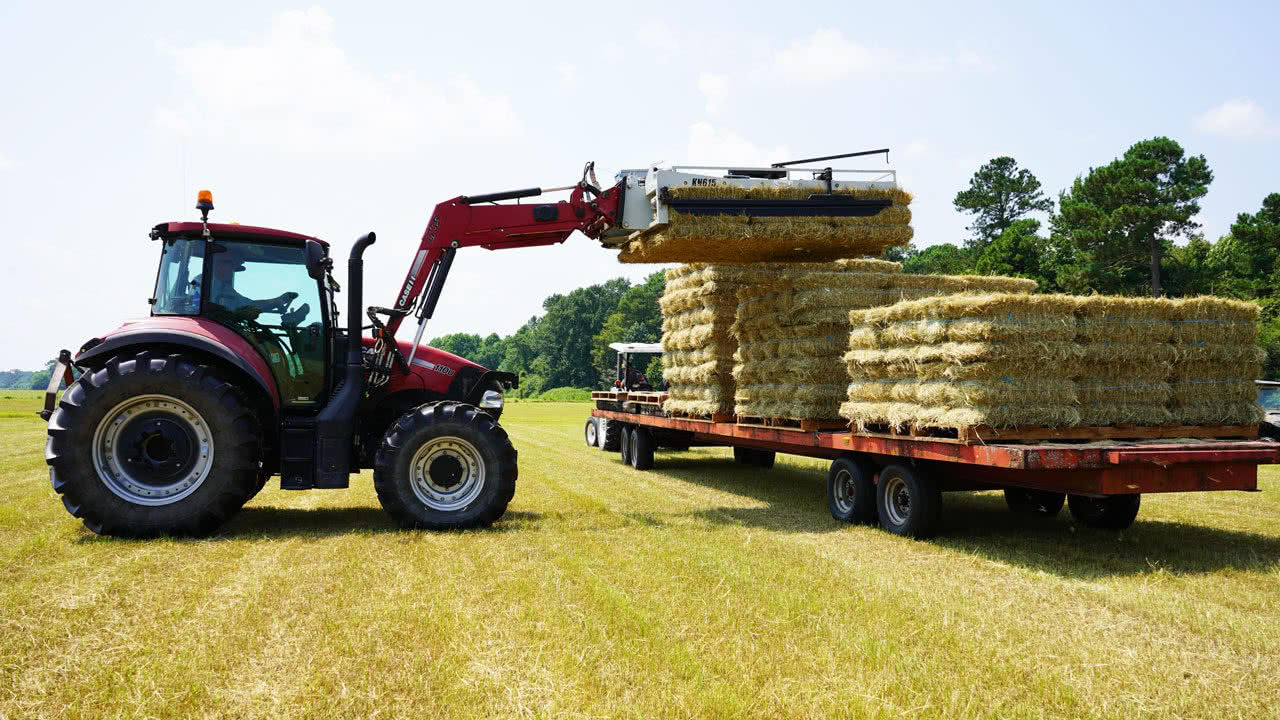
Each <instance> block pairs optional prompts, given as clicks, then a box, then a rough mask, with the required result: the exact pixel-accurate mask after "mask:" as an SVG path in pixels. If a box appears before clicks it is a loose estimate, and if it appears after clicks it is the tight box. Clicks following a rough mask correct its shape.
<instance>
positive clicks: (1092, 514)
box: [1067, 494, 1142, 530]
mask: <svg viewBox="0 0 1280 720" xmlns="http://www.w3.org/2000/svg"><path fill="white" fill-rule="evenodd" d="M1141 505H1142V496H1141V495H1137V494H1134V495H1107V496H1106V497H1100V498H1093V497H1086V496H1084V495H1069V496H1067V507H1068V508H1069V509H1070V510H1071V517H1073V518H1075V519H1076V520H1077V521H1078V522H1079V523H1080V524H1081V525H1084V526H1085V527H1091V528H1098V529H1100V530H1124V529H1125V528H1127V527H1129V526H1130V525H1132V524H1133V520H1134V518H1136V517H1138V508H1139V507H1140V506H1141Z"/></svg>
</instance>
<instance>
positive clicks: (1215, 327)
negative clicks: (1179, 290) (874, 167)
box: [840, 294, 1261, 430]
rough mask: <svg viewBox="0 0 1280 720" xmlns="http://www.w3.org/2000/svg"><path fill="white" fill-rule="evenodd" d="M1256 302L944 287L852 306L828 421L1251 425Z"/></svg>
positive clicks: (1256, 415)
mask: <svg viewBox="0 0 1280 720" xmlns="http://www.w3.org/2000/svg"><path fill="white" fill-rule="evenodd" d="M1256 319H1257V307H1256V306H1255V305H1253V304H1252V303H1244V302H1239V301H1234V300H1222V299H1218V298H1194V299H1190V300H1168V299H1151V298H1126V297H1108V296H1090V297H1072V296H1067V295H1037V296H1025V295H1009V294H996V295H986V296H980V295H968V294H962V295H950V296H942V297H937V298H931V299H926V300H918V301H908V302H902V303H898V304H897V305H894V306H892V307H888V308H878V309H871V310H864V311H855V312H853V313H851V315H850V321H851V323H853V326H854V331H853V332H852V333H851V335H850V341H849V347H850V349H849V353H848V354H847V355H846V356H845V359H846V361H847V371H848V374H849V378H850V381H851V384H850V385H849V388H848V398H849V401H848V402H846V403H845V404H844V405H842V406H841V408H840V414H841V416H842V417H845V418H847V419H849V420H850V421H851V422H852V423H853V424H854V425H855V426H856V427H858V428H859V429H863V430H865V429H867V427H868V426H872V425H888V426H892V427H895V428H899V429H901V428H903V427H905V426H907V425H910V424H914V425H916V426H919V427H927V428H950V429H959V428H964V427H970V426H977V425H987V426H991V427H997V428H1016V427H1030V426H1042V427H1073V426H1100V427H1108V426H1129V425H1251V424H1256V423H1257V422H1258V421H1259V420H1260V419H1261V411H1260V409H1259V408H1258V406H1257V403H1256V389H1255V388H1254V384H1253V380H1254V378H1256V377H1257V376H1258V374H1259V372H1260V370H1261V366H1260V357H1259V351H1258V349H1257V347H1256V345H1255V340H1256V332H1257V329H1256V328H1257V324H1256Z"/></svg>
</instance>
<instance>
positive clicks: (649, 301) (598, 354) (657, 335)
mask: <svg viewBox="0 0 1280 720" xmlns="http://www.w3.org/2000/svg"><path fill="white" fill-rule="evenodd" d="M665 278H666V273H665V272H664V271H662V270H659V271H657V272H655V273H653V274H651V275H649V277H647V278H645V281H644V282H643V283H641V284H639V285H636V286H635V287H633V288H631V289H629V290H627V292H626V293H624V294H623V296H622V299H620V300H619V301H618V309H617V311H616V312H614V313H612V314H610V315H609V317H607V318H605V321H604V324H603V325H601V327H600V332H598V333H596V335H595V337H594V338H592V348H591V360H592V364H593V365H594V367H595V371H596V377H597V379H598V381H599V382H600V383H602V384H603V385H606V386H607V385H610V384H611V383H612V382H613V380H614V375H615V374H616V372H617V362H618V354H617V353H616V352H614V351H613V350H612V349H611V348H610V347H609V344H610V343H616V342H658V341H659V340H661V339H662V310H661V309H660V308H659V307H658V298H660V297H662V291H663V288H665V287H666V279H665ZM645 374H646V375H648V373H645ZM661 376H662V375H661V373H659V375H658V377H661ZM650 377H652V376H650Z"/></svg>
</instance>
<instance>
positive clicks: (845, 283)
mask: <svg viewBox="0 0 1280 720" xmlns="http://www.w3.org/2000/svg"><path fill="white" fill-rule="evenodd" d="M871 262H874V261H866V260H845V261H840V262H839V263H837V264H835V265H834V266H830V267H818V268H813V267H804V268H797V269H792V270H791V271H788V272H785V273H780V274H779V277H778V279H777V280H776V281H775V282H773V283H770V284H768V285H750V286H747V287H744V288H743V289H742V290H740V291H739V292H738V300H739V305H738V318H737V321H736V322H735V323H734V326H733V333H734V337H735V338H736V339H737V341H738V344H739V345H738V362H737V365H736V366H735V368H734V378H735V379H736V381H737V387H736V402H735V407H734V411H735V412H736V413H737V414H738V415H739V416H746V417H759V418H791V419H818V420H828V419H833V418H837V417H839V410H840V405H841V403H842V402H843V401H844V400H845V398H846V395H847V391H848V377H847V375H846V370H845V364H846V363H845V360H844V355H845V352H846V350H847V348H848V336H849V330H850V325H849V312H850V311H851V310H856V309H862V308H875V307H883V306H887V305H892V304H893V303H895V302H898V301H900V300H903V299H904V298H921V297H927V296H932V295H938V294H943V293H956V292H963V291H986V292H1001V291H1003V292H1023V293H1030V292H1032V291H1034V290H1035V287H1036V284H1035V282H1034V281H1031V280H1023V279H1019V278H1003V277H975V276H949V275H903V274H900V273H898V272H894V273H885V272H876V271H875V270H878V268H877V267H875V266H873V265H871V264H870V263H871Z"/></svg>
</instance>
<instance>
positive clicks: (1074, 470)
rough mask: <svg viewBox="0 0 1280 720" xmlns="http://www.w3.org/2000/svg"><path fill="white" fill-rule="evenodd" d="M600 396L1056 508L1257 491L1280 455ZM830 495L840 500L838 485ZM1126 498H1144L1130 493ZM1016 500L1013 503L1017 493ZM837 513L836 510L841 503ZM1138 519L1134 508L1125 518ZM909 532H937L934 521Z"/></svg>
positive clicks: (652, 428)
mask: <svg viewBox="0 0 1280 720" xmlns="http://www.w3.org/2000/svg"><path fill="white" fill-rule="evenodd" d="M593 398H594V399H595V401H596V403H597V407H596V408H595V409H593V410H592V412H591V415H592V417H593V418H595V419H596V420H595V421H593V422H598V421H599V420H601V419H602V420H606V421H608V422H609V423H615V422H616V423H621V424H622V428H623V430H624V431H627V430H632V429H635V428H644V429H645V431H646V432H647V433H650V434H652V435H653V436H654V437H672V436H676V437H680V438H683V439H686V440H688V443H687V444H688V445H703V446H729V447H734V448H749V449H754V450H756V451H766V452H768V451H773V452H775V453H777V452H781V453H787V454H791V455H802V456H806V457H815V458H827V459H831V460H832V461H833V468H832V472H831V475H832V476H833V477H834V476H835V475H836V474H837V472H838V468H837V467H836V461H841V459H842V458H843V459H844V460H843V462H844V463H850V462H851V463H855V464H858V465H859V467H862V468H866V474H867V475H869V476H870V477H868V478H867V479H866V480H867V481H868V482H871V483H873V484H875V485H877V486H878V485H879V484H880V478H879V475H880V471H882V470H884V469H886V468H888V467H890V466H893V467H895V468H898V469H905V470H906V471H907V472H908V473H909V474H914V475H915V476H917V477H915V478H914V480H916V481H920V479H921V478H925V480H923V482H926V483H927V484H928V486H929V489H930V491H933V490H934V489H936V492H939V493H940V492H943V491H963V490H994V489H1017V490H1020V491H1021V494H1020V495H1018V497H1022V496H1026V495H1028V494H1030V495H1031V496H1032V497H1034V498H1038V499H1039V500H1046V499H1047V500H1049V502H1050V504H1051V505H1053V504H1054V502H1055V497H1056V506H1054V507H1052V508H1051V510H1052V512H1050V513H1049V514H1056V512H1057V511H1058V509H1060V508H1061V506H1062V496H1071V497H1072V504H1071V507H1072V512H1073V513H1076V511H1077V505H1079V506H1080V507H1082V508H1083V507H1085V506H1086V504H1087V503H1086V500H1088V499H1092V501H1093V502H1095V503H1097V504H1099V507H1103V506H1106V505H1107V504H1108V503H1110V504H1112V505H1115V504H1124V503H1125V502H1131V503H1132V505H1133V512H1132V514H1133V515H1136V512H1137V500H1136V498H1137V497H1138V496H1140V495H1142V494H1146V493H1169V492H1204V491H1213V490H1243V491H1256V490H1257V489H1258V465H1261V464H1274V463H1280V444H1278V443H1276V442H1274V441H1271V440H1253V439H1242V440H1230V439H1227V440H1223V439H1212V438H1153V439H1141V440H1104V441H1093V442H1089V441H1075V442H1046V441H1029V442H994V443H988V444H983V443H973V442H966V441H960V440H955V439H944V438H930V437H904V436H898V437H893V436H886V435H876V434H870V433H856V432H850V431H849V430H845V429H841V430H829V429H824V430H813V431H806V430H801V429H799V428H783V427H764V426H760V425H752V424H744V423H738V422H733V421H732V420H729V419H722V418H715V419H711V420H705V419H696V418H683V417H671V416H669V415H667V414H665V413H663V412H662V410H661V400H662V398H661V397H652V398H650V397H645V398H635V399H632V400H630V401H629V400H628V398H626V397H624V396H623V394H622V393H593ZM634 400H640V402H634ZM602 405H603V406H613V407H621V408H624V410H617V409H606V408H603V407H600V406H602ZM602 437H603V436H602ZM648 442H649V445H650V446H652V445H653V444H655V442H654V441H653V440H652V439H650V440H649V441H648ZM633 444H635V443H633ZM649 452H652V448H651V447H650V449H649ZM746 462H750V460H746ZM771 462H772V456H770V464H771ZM632 464H633V465H634V464H635V462H634V461H633V462H632ZM841 467H847V465H842V466H841ZM854 474H856V473H854ZM829 484H830V479H829ZM829 491H830V488H829ZM868 492H869V490H868ZM1008 494H1009V493H1006V495H1008ZM828 496H829V497H828V499H829V500H831V499H832V498H831V492H829V493H828ZM1124 498H1135V499H1134V500H1132V501H1125V500H1124ZM939 502H940V500H939ZM1010 504H1011V505H1013V504H1014V501H1013V500H1012V499H1011V501H1010ZM832 513H833V515H837V513H836V508H835V507H834V506H833V508H832ZM882 514H883V511H882ZM837 517H839V515H837ZM864 517H865V514H864ZM1078 517H1079V516H1078ZM840 519H848V518H840ZM1129 522H1132V517H1129V520H1128V522H1124V523H1123V526H1127V525H1128V524H1129ZM1102 526H1115V523H1114V522H1112V523H1110V524H1107V523H1102ZM888 529H891V530H895V531H897V529H896V528H888ZM902 534H910V535H917V536H920V535H925V534H930V533H929V532H928V529H926V531H925V532H904V533H902Z"/></svg>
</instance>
